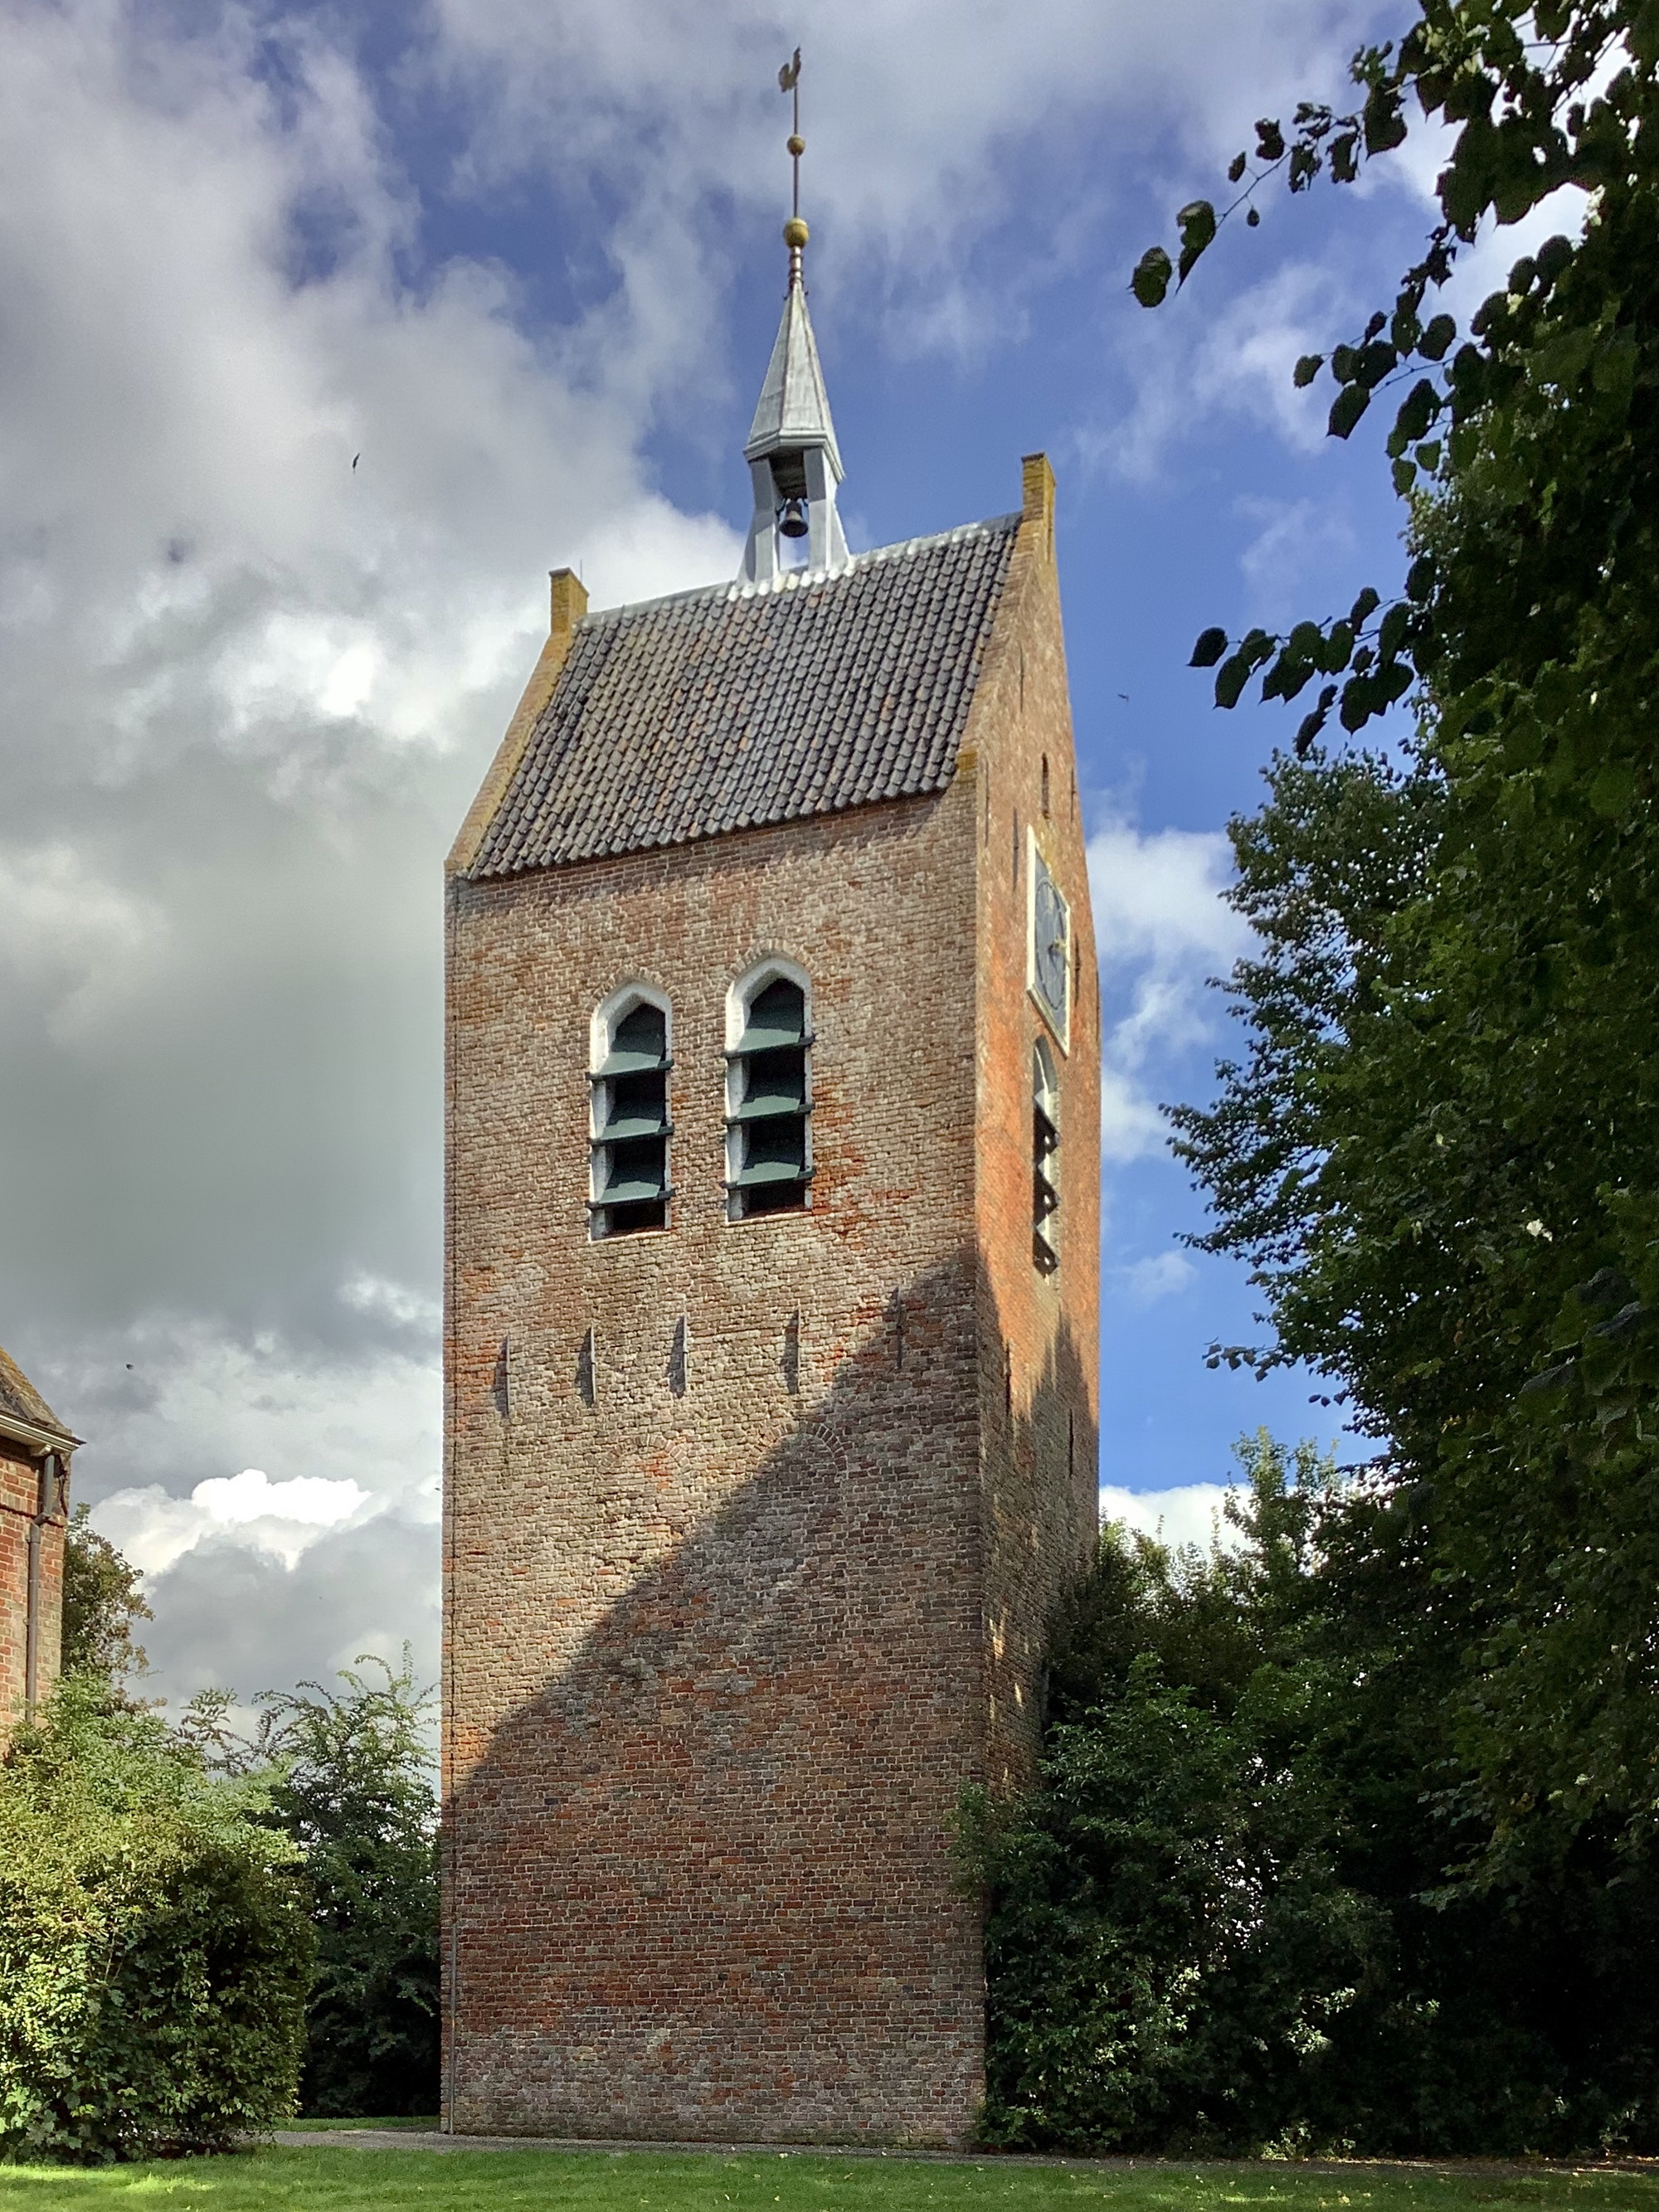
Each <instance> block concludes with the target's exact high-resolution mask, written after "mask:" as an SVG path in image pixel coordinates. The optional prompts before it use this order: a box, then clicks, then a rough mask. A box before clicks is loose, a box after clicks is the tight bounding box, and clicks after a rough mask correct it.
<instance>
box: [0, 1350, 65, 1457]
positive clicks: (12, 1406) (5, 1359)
mask: <svg viewBox="0 0 1659 2212" xmlns="http://www.w3.org/2000/svg"><path fill="white" fill-rule="evenodd" d="M3 1419H11V1420H14V1421H22V1422H24V1423H25V1424H26V1425H27V1426H28V1427H29V1428H32V1429H45V1430H46V1431H49V1432H50V1434H52V1436H56V1437H63V1439H64V1442H65V1443H75V1441H76V1437H75V1434H74V1431H72V1430H70V1429H66V1428H65V1427H64V1424H63V1423H62V1422H61V1421H60V1420H59V1419H58V1416H57V1414H56V1413H53V1412H52V1407H50V1406H49V1405H47V1403H46V1400H45V1399H44V1398H43V1397H42V1396H41V1395H40V1392H39V1391H38V1390H37V1389H35V1387H34V1385H33V1383H31V1382H30V1381H29V1378H28V1376H27V1375H25V1374H24V1372H23V1370H22V1369H21V1367H20V1366H19V1365H18V1364H17V1363H16V1361H15V1359H13V1358H11V1357H10V1355H9V1353H8V1352H5V1351H4V1350H3V1349H0V1420H3Z"/></svg>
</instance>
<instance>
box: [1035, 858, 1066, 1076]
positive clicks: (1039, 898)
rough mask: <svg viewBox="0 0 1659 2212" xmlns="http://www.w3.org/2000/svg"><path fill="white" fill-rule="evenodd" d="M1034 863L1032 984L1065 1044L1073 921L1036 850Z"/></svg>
mask: <svg viewBox="0 0 1659 2212" xmlns="http://www.w3.org/2000/svg"><path fill="white" fill-rule="evenodd" d="M1031 860H1032V870H1033V883H1032V896H1031V981H1032V984H1033V987H1034V988H1035V990H1036V996H1037V998H1038V1000H1040V1001H1041V1003H1042V1007H1043V1011H1044V1012H1046V1013H1047V1014H1048V1016H1049V1018H1050V1019H1051V1020H1052V1021H1053V1023H1054V1028H1055V1030H1056V1031H1057V1032H1058V1034H1059V1036H1060V1040H1061V1042H1064V1041H1065V1036H1066V1014H1067V1012H1068V1011H1069V1008H1068V1006H1067V1004H1066V1000H1067V993H1066V980H1067V977H1066V968H1067V963H1068V961H1069V959H1070V957H1071V950H1072V918H1071V915H1070V914H1069V912H1068V911H1067V909H1066V902H1065V900H1064V899H1063V898H1062V897H1061V896H1060V893H1059V891H1058V890H1056V889H1055V886H1054V878H1053V877H1052V876H1051V875H1050V874H1049V873H1048V867H1047V866H1046V864H1045V863H1044V861H1043V858H1042V854H1041V853H1039V852H1037V851H1036V850H1035V848H1034V849H1033V851H1032V855H1031Z"/></svg>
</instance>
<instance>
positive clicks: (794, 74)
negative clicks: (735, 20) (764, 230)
mask: <svg viewBox="0 0 1659 2212" xmlns="http://www.w3.org/2000/svg"><path fill="white" fill-rule="evenodd" d="M778 90H779V91H780V92H787V93H788V94H789V95H790V97H791V99H792V100H793V111H792V128H791V130H790V132H789V159H790V162H791V164H792V167H793V194H792V197H791V203H790V215H789V220H788V222H787V223H785V225H784V226H783V242H784V244H785V245H786V246H787V247H788V248H789V289H790V290H791V291H792V292H793V290H794V289H795V288H796V287H797V285H799V283H800V281H801V274H800V254H801V248H802V246H805V243H806V240H807V236H808V233H807V228H806V225H805V223H804V222H802V221H801V217H800V157H801V155H803V154H804V153H805V151H806V141H805V139H804V138H803V137H801V135H800V48H799V46H797V47H796V49H795V51H794V52H793V54H792V55H791V56H790V58H789V59H788V60H787V62H786V63H785V64H784V65H783V67H782V68H781V70H779V71H778Z"/></svg>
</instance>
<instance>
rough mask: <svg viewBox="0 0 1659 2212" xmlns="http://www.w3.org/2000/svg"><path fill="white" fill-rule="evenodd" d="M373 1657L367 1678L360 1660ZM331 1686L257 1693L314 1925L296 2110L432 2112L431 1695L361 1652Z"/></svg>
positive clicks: (275, 1808)
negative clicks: (373, 1671) (313, 1965)
mask: <svg viewBox="0 0 1659 2212" xmlns="http://www.w3.org/2000/svg"><path fill="white" fill-rule="evenodd" d="M363 1668H378V1669H379V1671H380V1675H381V1676H382V1677H383V1678H384V1679H383V1680H374V1679H372V1678H371V1676H370V1675H368V1674H365V1673H363V1672H362V1671H358V1670H361V1669H363ZM340 1680H342V1681H343V1683H344V1684H345V1688H344V1689H343V1691H342V1690H331V1689H327V1688H325V1687H324V1686H322V1685H321V1684H320V1683H316V1682H306V1683H302V1684H301V1686H300V1687H299V1688H298V1689H297V1690H295V1691H291V1692H268V1693H267V1694H266V1695H265V1696H264V1697H263V1698H262V1699H260V1700H259V1703H260V1705H262V1707H263V1708H264V1728H263V1729H262V1731H261V1735H260V1738H259V1743H258V1755H259V1757H260V1759H261V1760H262V1761H269V1762H270V1764H271V1765H272V1766H273V1768H274V1771H275V1776H276V1778H275V1779H274V1781H273V1783H272V1784H271V1789H270V1803H271V1815H272V1818H273V1819H274V1820H276V1823H277V1824H278V1825H280V1826H281V1827H282V1829H283V1832H284V1834H286V1835H288V1836H289V1837H290V1838H292V1839H293V1841H294V1843H295V1844H296V1845H297V1846H298V1848H299V1849H300V1850H301V1852H302V1853H303V1854H304V1857H305V1863H306V1868H307V1874H308V1876H309V1882H310V1893H311V1898H312V1917H313V1925H314V1928H315V1930H316V1936H317V1972H316V1978H315V1980H314V1982H313V1985H312V1991H311V1999H310V2004H309V2008H308V2010H307V2052H306V2063H305V2075H304V2081H303V2085H302V2090H301V2094H302V2099H303V2105H304V2109H305V2110H306V2111H307V2112H313V2113H329V2114H334V2115H337V2116H345V2115H349V2114H364V2113H386V2114H392V2113H413V2112H435V2110H436V2109H437V2103H438V2048H439V2011H438V1845H437V1812H438V1807H437V1797H436V1793H435V1790H434V1788H433V1784H432V1753H431V1747H430V1744H429V1741H428V1731H429V1727H430V1717H431V1712H432V1707H433V1705H434V1702H435V1699H434V1694H433V1692H430V1691H422V1690H419V1689H417V1688H416V1684H415V1678H414V1674H413V1673H412V1671H411V1668H410V1658H409V1653H408V1650H407V1649H405V1650H404V1662H403V1665H402V1667H401V1668H397V1669H394V1668H392V1667H390V1666H388V1665H387V1664H386V1662H385V1661H384V1660H380V1659H375V1658H373V1657H365V1658H362V1659H360V1660H359V1661H358V1662H357V1670H354V1669H352V1668H342V1669H341V1672H340Z"/></svg>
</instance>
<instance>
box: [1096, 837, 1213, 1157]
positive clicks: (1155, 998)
mask: <svg viewBox="0 0 1659 2212" xmlns="http://www.w3.org/2000/svg"><path fill="white" fill-rule="evenodd" d="M1230 875H1231V852H1230V850H1229V848H1228V844H1227V841H1226V839H1225V836H1221V835H1220V834H1219V832H1214V831H1208V830H1203V831H1198V830H1188V829H1161V830H1156V831H1153V832H1152V833H1151V834H1149V835H1146V836H1142V835H1141V833H1140V832H1139V830H1137V829H1135V828H1134V827H1133V824H1132V823H1127V822H1123V821H1113V822H1109V823H1106V824H1105V825H1104V827H1103V828H1102V829H1098V830H1097V831H1096V832H1095V834H1094V835H1093V836H1091V838H1090V840H1089V888H1090V892H1091V898H1092V902H1093V905H1094V913H1095V932H1096V937H1097V944H1098V947H1099V954H1100V966H1101V977H1102V1005H1103V1010H1104V1012H1105V1014H1106V1020H1105V1023H1104V1029H1103V1038H1102V1060H1103V1069H1102V1097H1101V1147H1102V1151H1103V1154H1104V1156H1105V1158H1107V1159H1108V1160H1110V1161H1114V1162H1117V1163H1122V1162H1126V1161H1129V1160H1133V1159H1139V1158H1144V1157H1146V1155H1147V1154H1149V1153H1152V1152H1158V1151H1160V1150H1161V1149H1162V1148H1163V1145H1164V1123H1163V1121H1162V1118H1161V1116H1160V1115H1159V1114H1158V1107H1157V1093H1156V1092H1155V1091H1153V1090H1152V1088H1150V1087H1149V1086H1150V1084H1151V1081H1152V1079H1154V1078H1155V1077H1157V1076H1158V1074H1159V1073H1160V1072H1161V1071H1163V1070H1165V1069H1167V1068H1168V1067H1170V1066H1171V1065H1172V1064H1173V1062H1174V1060H1175V1059H1176V1056H1177V1055H1178V1054H1180V1053H1181V1052H1182V1051H1183V1050H1184V1049H1186V1048H1190V1047H1192V1046H1193V1045H1194V1044H1197V1043H1200V1042H1203V1041H1204V1040H1206V1038H1207V1037H1208V1036H1210V1035H1211V1033H1212V1024H1213V1019H1214V1006H1213V1000H1212V997H1211V994H1208V993H1206V987H1205V985H1206V977H1208V976H1211V975H1218V974H1225V973H1226V972H1227V971H1228V969H1231V965H1232V963H1233V962H1234V960H1235V959H1237V957H1238V955H1239V953H1240V952H1241V951H1243V947H1244V945H1245V944H1246V943H1247V941H1248V939H1249V930H1248V927H1247V926H1246V925H1245V924H1244V922H1243V921H1242V920H1241V919H1240V917H1239V916H1238V915H1236V914H1235V913H1234V912H1233V910H1232V908H1231V907H1229V906H1228V905H1226V904H1225V901H1224V898H1223V893H1224V891H1225V888H1226V884H1227V881H1228V878H1229V877H1230Z"/></svg>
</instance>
